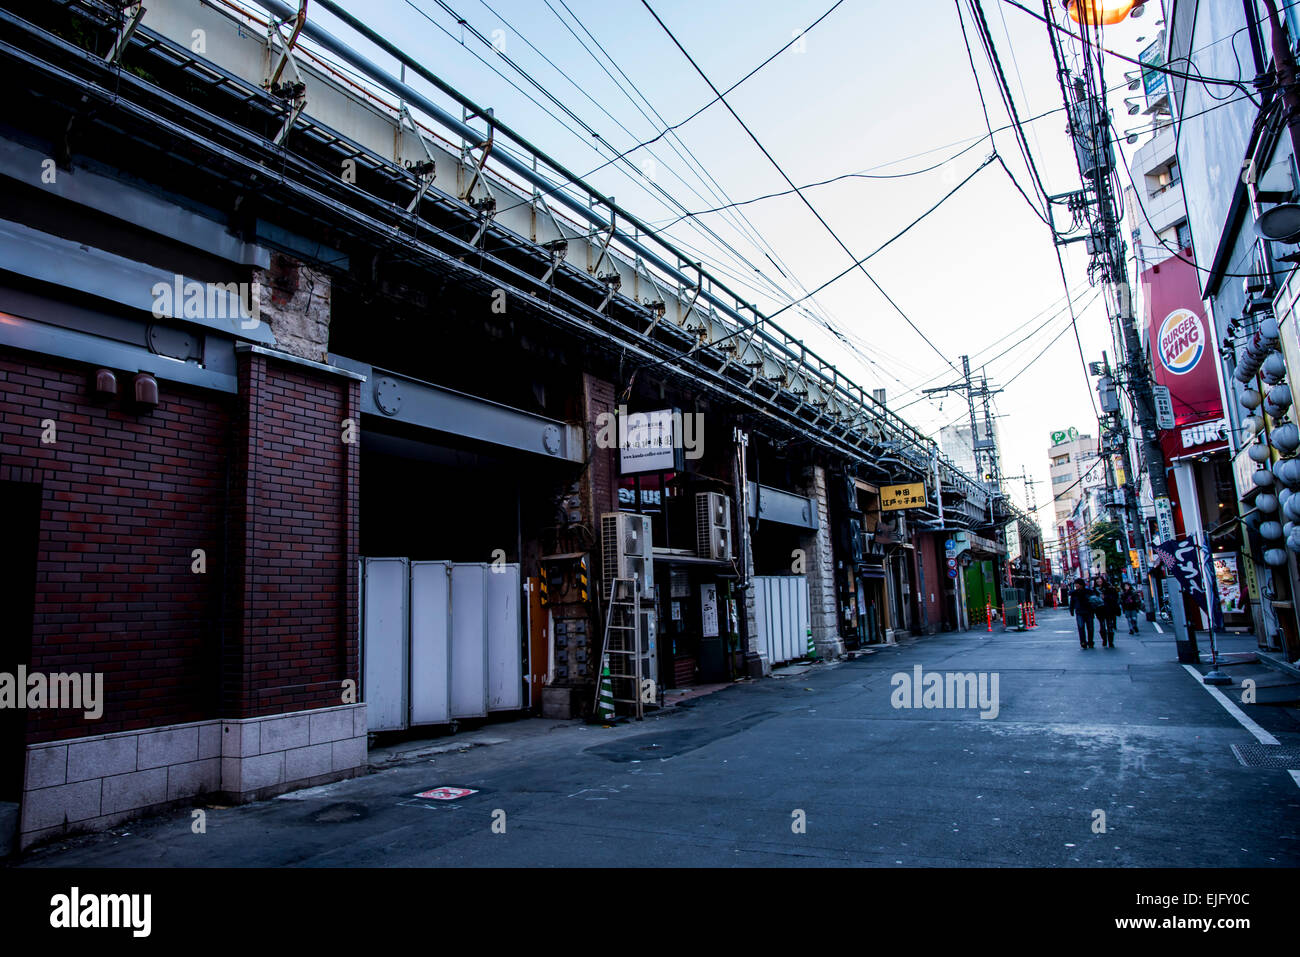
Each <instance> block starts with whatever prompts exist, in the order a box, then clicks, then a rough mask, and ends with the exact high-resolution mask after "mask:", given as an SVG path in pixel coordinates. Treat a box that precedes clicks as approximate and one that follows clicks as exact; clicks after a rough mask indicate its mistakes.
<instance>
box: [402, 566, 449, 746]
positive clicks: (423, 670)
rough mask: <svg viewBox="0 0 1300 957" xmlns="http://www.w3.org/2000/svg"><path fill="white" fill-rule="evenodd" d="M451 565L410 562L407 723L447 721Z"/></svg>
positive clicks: (441, 722) (439, 722)
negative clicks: (409, 715) (409, 720)
mask: <svg viewBox="0 0 1300 957" xmlns="http://www.w3.org/2000/svg"><path fill="white" fill-rule="evenodd" d="M450 599H451V564H450V563H449V562H411V680H410V689H411V692H410V693H411V724H413V725H416V724H446V723H447V722H448V721H450V720H451V603H450Z"/></svg>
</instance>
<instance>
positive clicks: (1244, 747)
mask: <svg viewBox="0 0 1300 957" xmlns="http://www.w3.org/2000/svg"><path fill="white" fill-rule="evenodd" d="M1232 753H1233V754H1235V755H1236V756H1237V760H1238V761H1240V762H1241V763H1242V764H1243V765H1245V766H1246V767H1248V768H1278V769H1280V770H1283V771H1289V770H1291V769H1292V768H1300V748H1288V747H1287V746H1286V745H1284V744H1234V745H1233V746H1232Z"/></svg>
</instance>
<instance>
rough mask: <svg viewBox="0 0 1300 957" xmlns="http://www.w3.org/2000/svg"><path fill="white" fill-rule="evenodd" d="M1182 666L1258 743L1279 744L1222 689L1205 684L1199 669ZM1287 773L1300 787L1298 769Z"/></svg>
mask: <svg viewBox="0 0 1300 957" xmlns="http://www.w3.org/2000/svg"><path fill="white" fill-rule="evenodd" d="M1183 667H1184V668H1185V669H1187V673H1188V674H1190V675H1191V676H1192V677H1193V678H1195V679H1196V680H1197V682H1198V683H1199V684H1200V685H1201V687H1202V688H1204V689H1205V690H1206V691H1208V692H1209V693H1210V694H1212V695H1213V696H1214V697H1215V699H1216V700H1217V701H1218V702H1219V704H1221V705H1223V707H1224V708H1225V709H1227V712H1228V714H1230V715H1232V716H1233V717H1234V718H1236V719H1237V721H1239V722H1240V723H1241V726H1242V727H1243V728H1245V729H1246V730H1247V731H1249V732H1250V733H1251V734H1253V735H1254V736H1255V740H1256V741H1258V742H1259V743H1260V744H1274V745H1276V744H1281V742H1280V741H1278V739H1277V738H1275V737H1273V735H1271V734H1269V733H1268V732H1267V731H1265V730H1264V729H1263V728H1261V727H1260V726H1259V725H1257V724H1256V723H1255V722H1254V721H1252V720H1251V719H1250V718H1249V717H1247V715H1246V713H1245V712H1244V711H1242V710H1241V709H1240V708H1238V707H1237V706H1236V705H1235V704H1233V703H1232V701H1231V700H1230V699H1229V698H1228V696H1227V695H1225V694H1224V693H1223V692H1222V691H1220V690H1219V689H1218V688H1216V687H1214V685H1207V684H1206V683H1205V682H1204V681H1201V677H1202V676H1201V673H1200V672H1199V671H1197V670H1196V669H1195V668H1193V667H1192V666H1191V665H1183ZM1287 774H1289V775H1291V780H1292V781H1294V782H1295V783H1296V787H1300V771H1294V770H1288V771H1287Z"/></svg>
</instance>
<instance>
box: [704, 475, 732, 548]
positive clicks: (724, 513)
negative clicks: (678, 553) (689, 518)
mask: <svg viewBox="0 0 1300 957" xmlns="http://www.w3.org/2000/svg"><path fill="white" fill-rule="evenodd" d="M695 554H696V555H698V556H699V557H700V558H710V559H712V560H713V561H718V562H729V561H731V557H732V548H731V503H730V502H728V501H727V496H726V495H724V494H722V493H721V492H699V493H697V494H696V496H695Z"/></svg>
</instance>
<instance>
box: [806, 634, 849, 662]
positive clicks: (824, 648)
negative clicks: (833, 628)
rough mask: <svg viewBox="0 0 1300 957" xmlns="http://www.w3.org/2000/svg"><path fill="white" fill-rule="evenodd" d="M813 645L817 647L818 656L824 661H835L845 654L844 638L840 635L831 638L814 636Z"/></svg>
mask: <svg viewBox="0 0 1300 957" xmlns="http://www.w3.org/2000/svg"><path fill="white" fill-rule="evenodd" d="M813 647H814V648H816V649H817V657H818V658H821V659H822V660H823V661H833V660H834V659H836V658H839V657H841V656H842V655H843V654H844V639H843V638H841V637H840V636H839V635H834V636H832V637H830V638H814V639H813Z"/></svg>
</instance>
